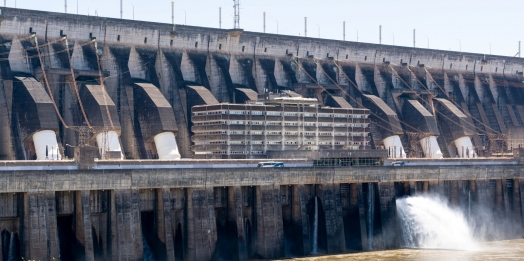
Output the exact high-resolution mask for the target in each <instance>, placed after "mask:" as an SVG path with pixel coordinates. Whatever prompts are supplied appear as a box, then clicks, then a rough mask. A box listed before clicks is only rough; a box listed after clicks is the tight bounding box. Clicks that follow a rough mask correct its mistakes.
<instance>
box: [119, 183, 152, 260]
mask: <svg viewBox="0 0 524 261" xmlns="http://www.w3.org/2000/svg"><path fill="white" fill-rule="evenodd" d="M139 202H140V199H139V195H138V190H135V189H122V190H114V191H113V193H111V220H112V222H111V240H112V242H111V254H112V257H111V260H114V261H117V260H126V261H138V260H143V251H144V249H143V243H142V231H141V222H140V220H141V219H140V208H139Z"/></svg>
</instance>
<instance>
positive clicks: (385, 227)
mask: <svg viewBox="0 0 524 261" xmlns="http://www.w3.org/2000/svg"><path fill="white" fill-rule="evenodd" d="M378 190H379V196H380V219H381V221H382V238H383V241H384V248H385V249H393V248H398V247H400V237H399V234H400V228H399V227H398V220H397V205H396V197H395V183H393V182H379V183H378Z"/></svg>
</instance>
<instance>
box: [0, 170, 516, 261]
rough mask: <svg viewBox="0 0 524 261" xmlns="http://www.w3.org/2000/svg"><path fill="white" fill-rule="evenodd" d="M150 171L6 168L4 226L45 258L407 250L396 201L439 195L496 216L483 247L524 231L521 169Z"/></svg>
mask: <svg viewBox="0 0 524 261" xmlns="http://www.w3.org/2000/svg"><path fill="white" fill-rule="evenodd" d="M146 163H148V162H128V163H127V166H128V167H126V163H122V162H120V163H119V162H110V161H109V162H98V163H97V165H96V166H98V167H97V168H99V169H94V170H79V169H78V168H76V164H75V163H74V162H70V161H62V162H51V163H49V164H47V165H45V166H40V167H38V168H40V170H16V169H17V168H18V169H22V168H24V167H26V168H27V167H28V166H31V163H30V162H17V163H16V162H9V163H6V164H5V166H4V167H5V168H10V169H11V170H9V171H1V172H0V184H2V192H1V193H0V209H1V210H2V211H1V213H0V215H1V217H0V229H2V230H3V229H6V230H7V231H9V232H14V233H16V235H18V237H17V238H19V240H20V246H21V248H20V249H21V255H22V256H24V257H25V258H26V259H36V260H51V259H52V258H53V257H57V256H59V255H60V256H61V257H62V258H66V259H67V260H84V259H83V258H85V260H143V259H144V256H145V254H146V253H147V256H150V255H151V256H153V257H154V260H246V259H250V258H258V259H260V258H263V259H274V258H283V257H290V256H306V255H310V254H312V253H317V254H337V253H346V252H348V251H365V250H379V249H393V248H398V247H400V246H401V244H402V238H401V231H400V228H399V220H398V218H397V212H396V205H395V200H396V199H397V198H401V197H404V196H410V195H420V194H427V193H433V194H439V195H441V196H442V197H443V198H444V200H445V201H446V202H449V204H450V205H452V206H453V207H456V208H460V209H462V210H463V211H464V212H465V213H467V214H466V215H467V218H474V217H483V218H485V220H480V219H479V221H482V229H480V228H479V230H482V231H483V232H482V233H479V234H478V235H477V236H478V237H479V238H483V239H488V240H495V239H505V238H517V237H520V236H521V235H522V233H523V226H522V209H523V208H522V207H523V206H522V204H523V203H524V171H523V168H522V165H519V164H517V163H518V162H513V161H508V162H505V163H503V164H500V165H484V166H483V165H476V166H475V165H473V166H472V165H467V166H460V165H458V166H413V167H337V168H329V167H320V168H298V167H297V168H274V169H268V168H180V169H174V168H157V169H151V168H150V169H147V168H143V169H139V168H136V167H135V166H134V165H133V164H146ZM149 163H151V162H149ZM166 164H176V163H166ZM33 165H35V164H33ZM129 166H131V167H129ZM104 168H105V169H104ZM110 168H114V169H110ZM480 225H481V223H480V222H479V223H477V226H480ZM476 233H478V231H477V232H476ZM4 251H5V249H4Z"/></svg>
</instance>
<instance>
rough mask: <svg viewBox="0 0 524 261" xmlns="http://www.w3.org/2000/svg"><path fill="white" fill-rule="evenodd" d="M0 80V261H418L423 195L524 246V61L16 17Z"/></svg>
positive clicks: (4, 17) (0, 62) (487, 236)
mask: <svg viewBox="0 0 524 261" xmlns="http://www.w3.org/2000/svg"><path fill="white" fill-rule="evenodd" d="M0 70H1V73H0V184H1V190H0V230H1V231H2V232H1V243H2V247H1V255H0V256H2V260H20V259H21V258H22V257H23V258H24V259H25V260H28V259H35V260H54V259H56V260H58V259H60V260H246V259H276V258H285V257H299V256H309V255H317V254H320V255H324V254H338V253H347V252H354V251H368V250H381V249H394V248H400V247H406V246H408V247H413V245H410V244H407V243H406V240H405V239H404V238H403V237H402V236H401V235H402V233H405V230H403V229H402V227H401V226H402V222H401V220H400V219H401V216H399V215H398V213H397V203H396V202H397V200H398V199H402V198H405V197H409V196H416V195H439V197H441V198H442V199H443V200H444V201H445V202H446V204H448V205H449V206H452V207H453V208H456V209H460V210H461V211H462V212H463V213H464V216H465V218H466V219H467V220H468V222H469V224H470V226H471V230H472V233H473V234H474V235H475V236H476V237H477V238H479V239H481V240H497V239H508V238H519V237H520V236H522V234H523V233H524V231H523V222H524V220H523V215H524V213H523V206H522V204H523V203H524V194H523V193H524V172H523V168H522V165H523V164H524V150H523V149H522V148H521V147H522V144H523V143H524V130H523V126H524V99H523V96H524V88H523V87H524V78H523V70H524V60H522V59H520V58H513V57H501V56H494V55H484V54H472V53H459V52H450V51H440V50H428V49H419V48H406V47H398V46H387V45H377V44H368V43H355V42H346V41H334V40H326V39H315V38H305V37H295V36H285V35H273V34H262V33H255V32H246V31H243V30H241V29H231V30H224V29H214V28H202V27H194V26H183V25H172V24H160V23H151V22H142V21H129V20H122V19H112V18H103V17H89V16H81V15H72V14H59V13H50V12H41V11H32V10H22V9H14V8H0ZM267 161H270V162H271V161H278V162H280V161H282V162H284V164H285V167H284V168H257V167H256V166H257V164H258V163H259V162H267ZM393 161H402V162H403V163H405V164H406V166H403V167H395V166H389V165H391V162H393ZM410 242H411V241H410ZM416 246H417V245H415V247H416Z"/></svg>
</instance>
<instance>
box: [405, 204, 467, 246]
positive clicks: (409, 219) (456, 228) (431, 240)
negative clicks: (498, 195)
mask: <svg viewBox="0 0 524 261" xmlns="http://www.w3.org/2000/svg"><path fill="white" fill-rule="evenodd" d="M396 203H397V213H398V217H399V222H400V227H401V231H402V239H403V246H404V247H416V248H438V249H457V250H475V249H477V244H476V242H475V240H474V239H473V233H472V231H471V230H470V227H469V225H468V223H467V221H466V219H465V217H464V214H463V213H462V212H461V211H460V210H456V209H452V208H450V207H449V206H448V205H447V203H446V202H445V201H444V200H443V199H440V198H438V197H437V196H414V197H407V198H400V199H397V201H396Z"/></svg>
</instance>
